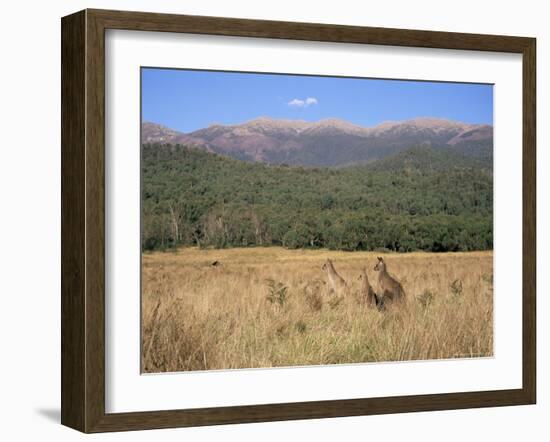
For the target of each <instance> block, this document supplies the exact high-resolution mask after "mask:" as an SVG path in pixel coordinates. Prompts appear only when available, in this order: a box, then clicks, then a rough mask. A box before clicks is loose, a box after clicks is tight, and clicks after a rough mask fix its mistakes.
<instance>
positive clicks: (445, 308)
mask: <svg viewBox="0 0 550 442" xmlns="http://www.w3.org/2000/svg"><path fill="white" fill-rule="evenodd" d="M535 52H536V46H535V40H534V39H532V38H526V37H511V36H493V35H473V34H457V33H446V32H432V31H415V30H402V29H383V28H368V27H350V26H340V25H326V24H311V23H290V22H274V21H260V20H241V19H230V18H216V17H197V16H183V15H166V14H152V13H139V12H122V11H104V10H85V11H81V12H78V13H75V14H73V15H70V16H67V17H64V18H63V19H62V423H63V424H65V425H67V426H70V427H73V428H76V429H78V430H80V431H84V432H102V431H121V430H138V429H149V428H167V427H182V426H195V425H216V424H226V423H240V422H261V421H276V420H289V419H310V418H324V417H337V416H352V415H368V414H381V413H401V412H412V411H428V410H444V409H458V408H472V407H488V406H504V405H521V404H533V403H535V400H536V341H535V330H536V323H535V312H536V310H535V281H536V277H535V276H536V275H535V267H536V265H535V264H536V261H535V260H536V248H535V245H536V237H535V231H536V229H535V227H536V219H535V213H536V207H535V200H536V198H535V182H536V176H535V165H536V158H535Z"/></svg>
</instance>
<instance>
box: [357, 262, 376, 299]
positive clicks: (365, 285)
mask: <svg viewBox="0 0 550 442" xmlns="http://www.w3.org/2000/svg"><path fill="white" fill-rule="evenodd" d="M358 279H359V281H361V287H360V288H359V299H360V302H361V303H365V304H366V305H367V307H369V308H373V307H376V306H377V305H378V303H379V301H378V296H376V293H374V289H373V288H372V286H371V285H370V282H369V276H368V275H367V269H366V268H363V270H362V273H361V274H360V275H359V278H358Z"/></svg>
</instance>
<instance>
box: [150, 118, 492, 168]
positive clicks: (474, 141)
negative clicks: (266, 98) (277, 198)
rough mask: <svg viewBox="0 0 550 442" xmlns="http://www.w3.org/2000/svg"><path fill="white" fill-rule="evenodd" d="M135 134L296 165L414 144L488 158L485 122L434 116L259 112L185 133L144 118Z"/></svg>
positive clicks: (339, 161) (354, 159)
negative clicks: (376, 118)
mask: <svg viewBox="0 0 550 442" xmlns="http://www.w3.org/2000/svg"><path fill="white" fill-rule="evenodd" d="M141 139H142V143H143V144H181V145H187V146H194V147H199V148H202V149H205V150H207V151H208V152H212V153H217V154H221V155H225V156H229V157H232V158H235V159H239V160H244V161H250V162H262V163H268V164H289V165H300V166H323V167H334V166H347V165H354V164H368V163H372V162H375V161H376V160H380V159H383V158H386V157H388V156H391V155H395V154H399V153H400V152H403V151H407V150H409V149H410V148H411V147H414V146H417V147H418V146H422V147H431V148H433V149H434V150H437V151H442V152H444V153H449V155H450V158H466V159H468V160H472V161H474V162H476V163H482V164H484V165H485V166H487V167H491V165H492V159H493V127H492V126H491V125H487V124H468V123H463V122H459V121H451V120H445V119H439V118H416V119H413V120H406V121H388V122H384V123H381V124H379V125H377V126H373V127H362V126H358V125H355V124H352V123H350V122H347V121H344V120H339V119H334V118H331V119H325V120H320V121H317V122H307V121H302V120H283V119H273V118H268V117H260V118H257V119H254V120H251V121H248V122H245V123H242V124H236V125H220V124H214V125H211V126H209V127H206V128H203V129H199V130H196V131H193V132H190V133H183V132H179V131H176V130H173V129H170V128H168V127H165V126H163V125H160V124H156V123H151V122H144V123H143V124H142V132H141ZM413 152H414V151H413ZM431 157H433V155H432V156H431Z"/></svg>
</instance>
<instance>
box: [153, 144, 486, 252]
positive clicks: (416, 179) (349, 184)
mask: <svg viewBox="0 0 550 442" xmlns="http://www.w3.org/2000/svg"><path fill="white" fill-rule="evenodd" d="M483 164H486V163H485V162H484V161H476V160H474V159H472V158H466V157H463V156H461V155H460V154H458V153H455V152H446V151H444V150H436V149H431V148H426V147H423V148H414V149H412V150H409V151H404V152H400V153H398V154H396V155H394V156H390V157H386V158H384V159H382V160H379V161H378V162H374V163H370V164H368V165H366V166H361V167H359V166H358V167H344V168H303V167H296V166H293V167H290V166H285V165H277V166H276V165H266V164H262V163H250V162H244V161H238V160H234V159H231V158H228V157H225V156H219V155H217V154H213V153H209V152H207V151H205V150H199V149H195V148H188V147H184V146H179V145H177V146H173V145H158V144H154V145H153V144H145V145H143V147H142V247H143V249H144V250H153V249H166V248H171V247H174V246H178V245H198V246H200V247H208V246H213V247H219V248H222V247H243V246H255V245H262V246H266V245H282V246H285V247H288V248H301V247H310V248H318V247H327V248H331V249H341V250H375V249H388V250H394V251H400V252H406V251H412V250H427V251H458V250H461V251H467V250H485V249H492V247H493V236H492V232H493V228H492V225H493V218H492V207H493V184H492V183H493V178H492V171H491V169H490V168H488V167H485V166H484V165H483Z"/></svg>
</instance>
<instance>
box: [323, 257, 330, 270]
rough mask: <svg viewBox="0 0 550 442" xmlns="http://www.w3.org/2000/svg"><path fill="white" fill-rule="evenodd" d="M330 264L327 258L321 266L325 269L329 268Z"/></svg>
mask: <svg viewBox="0 0 550 442" xmlns="http://www.w3.org/2000/svg"><path fill="white" fill-rule="evenodd" d="M331 265H332V261H331V260H330V259H329V258H327V260H326V261H325V263H324V264H323V267H321V268H322V269H323V270H327V269H329V268H330V266H331Z"/></svg>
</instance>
